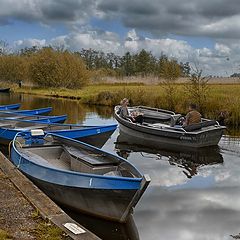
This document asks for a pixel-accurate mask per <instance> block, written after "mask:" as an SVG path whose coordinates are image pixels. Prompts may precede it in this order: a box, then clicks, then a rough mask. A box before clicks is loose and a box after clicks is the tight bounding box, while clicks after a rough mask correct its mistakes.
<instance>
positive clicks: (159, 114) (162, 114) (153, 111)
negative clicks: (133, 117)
mask: <svg viewBox="0 0 240 240" xmlns="http://www.w3.org/2000/svg"><path fill="white" fill-rule="evenodd" d="M128 109H129V112H130V113H131V112H134V111H137V112H139V113H142V114H144V116H145V118H146V117H147V118H149V119H157V120H170V119H171V116H173V115H175V113H174V112H172V111H168V110H165V109H160V108H151V107H147V106H135V107H129V108H128Z"/></svg>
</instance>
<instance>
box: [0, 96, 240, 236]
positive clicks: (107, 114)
mask: <svg viewBox="0 0 240 240" xmlns="http://www.w3.org/2000/svg"><path fill="white" fill-rule="evenodd" d="M0 100H1V104H10V103H17V102H21V103H22V105H23V109H27V108H39V107H47V106H52V107H53V112H52V114H54V115H57V114H60V115H61V114H68V116H69V120H68V122H69V123H70V122H72V123H77V122H78V123H83V124H88V125H96V124H111V123H115V121H114V119H113V117H112V108H108V107H106V108H105V107H93V106H86V105H82V104H79V102H78V101H72V100H67V99H52V98H40V97H36V96H29V95H11V96H5V95H4V96H0ZM239 135H240V134H238V133H236V136H234V137H233V136H231V137H230V136H224V137H223V138H222V139H221V141H220V144H219V147H211V148H204V149H200V150H194V151H192V150H191V149H184V148H181V149H176V148H174V149H169V148H167V147H166V146H164V147H163V146H159V147H158V148H157V149H153V148H152V147H151V142H146V146H147V145H149V146H150V147H146V146H145V147H143V146H139V145H137V143H136V139H131V138H129V137H128V138H127V139H124V136H123V135H121V133H120V135H119V132H118V131H115V132H114V133H113V135H112V136H111V138H110V139H108V141H107V142H106V143H105V145H104V146H103V149H104V150H106V151H109V152H111V153H114V154H119V155H121V156H123V157H125V158H127V160H128V161H130V162H131V163H132V164H134V165H135V166H136V167H137V168H138V169H139V170H140V171H141V172H142V173H147V174H149V175H150V177H151V179H152V181H151V184H150V186H149V187H148V189H147V191H146V192H145V193H144V195H143V197H142V198H141V200H140V202H139V203H138V205H137V206H136V208H135V209H134V214H133V216H134V221H133V222H131V221H130V223H129V224H125V225H121V224H116V223H109V222H105V221H103V220H100V219H96V218H91V217H87V216H83V215H80V216H76V215H75V216H73V215H72V216H73V217H74V218H76V219H78V221H79V222H80V223H81V224H83V225H85V227H87V228H89V229H90V230H92V231H93V232H95V233H96V234H98V235H99V236H100V237H101V238H102V239H141V240H156V239H157V240H166V239H167V240H176V239H178V240H226V239H233V238H232V237H231V235H233V236H236V235H238V234H239V232H240V231H239V226H240V138H239V137H238V136H239ZM135 224H136V226H135ZM136 227H137V230H136Z"/></svg>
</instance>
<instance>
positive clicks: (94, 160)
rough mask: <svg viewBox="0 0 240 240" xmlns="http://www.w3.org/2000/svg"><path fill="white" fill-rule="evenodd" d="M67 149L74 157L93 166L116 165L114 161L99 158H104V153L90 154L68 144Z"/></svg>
mask: <svg viewBox="0 0 240 240" xmlns="http://www.w3.org/2000/svg"><path fill="white" fill-rule="evenodd" d="M65 149H66V150H67V151H68V152H69V154H70V155H71V156H72V157H75V158H78V159H81V160H82V161H84V162H85V163H87V164H90V165H91V166H94V167H96V166H107V165H114V163H113V162H103V161H101V159H98V158H103V157H104V155H103V154H90V153H88V152H87V151H86V152H80V151H78V150H77V149H75V148H73V147H68V146H65Z"/></svg>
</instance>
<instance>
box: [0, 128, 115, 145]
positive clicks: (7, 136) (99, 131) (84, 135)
mask: <svg viewBox="0 0 240 240" xmlns="http://www.w3.org/2000/svg"><path fill="white" fill-rule="evenodd" d="M39 125H40V128H41V127H43V126H44V125H45V126H46V129H44V128H43V129H44V130H45V131H46V132H48V133H55V134H57V135H59V136H63V137H68V138H72V139H80V140H81V139H83V140H84V141H86V142H87V143H91V142H88V137H90V139H91V138H92V137H94V138H95V139H96V144H94V143H92V144H93V145H95V146H98V147H99V146H100V145H101V144H102V143H105V141H106V140H107V139H108V138H109V137H110V136H111V134H112V133H113V132H114V131H115V130H116V128H117V125H107V126H98V127H97V126H93V127H91V126H89V127H87V128H84V129H81V128H80V126H79V129H65V130H50V128H51V126H54V124H45V123H39ZM73 125H74V124H73ZM48 126H50V128H48ZM62 126H66V128H67V127H68V128H69V124H62ZM23 131H24V130H22V129H20V128H19V129H8V128H1V127H0V143H1V144H8V143H9V142H10V141H12V140H13V139H14V137H15V136H16V134H17V133H19V132H23ZM25 131H27V129H25Z"/></svg>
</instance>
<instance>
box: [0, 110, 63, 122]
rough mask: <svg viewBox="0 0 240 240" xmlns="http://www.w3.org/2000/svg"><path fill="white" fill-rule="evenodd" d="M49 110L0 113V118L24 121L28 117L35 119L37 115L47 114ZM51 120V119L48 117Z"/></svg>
mask: <svg viewBox="0 0 240 240" xmlns="http://www.w3.org/2000/svg"><path fill="white" fill-rule="evenodd" d="M50 111H51V108H42V109H33V110H22V111H15V110H13V111H0V118H13V119H24V118H28V117H33V118H35V119H36V118H37V117H38V115H41V114H43V113H48V112H50ZM64 116H65V115H64ZM39 118H49V116H43V115H41V116H39ZM50 118H51V117H50Z"/></svg>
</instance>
